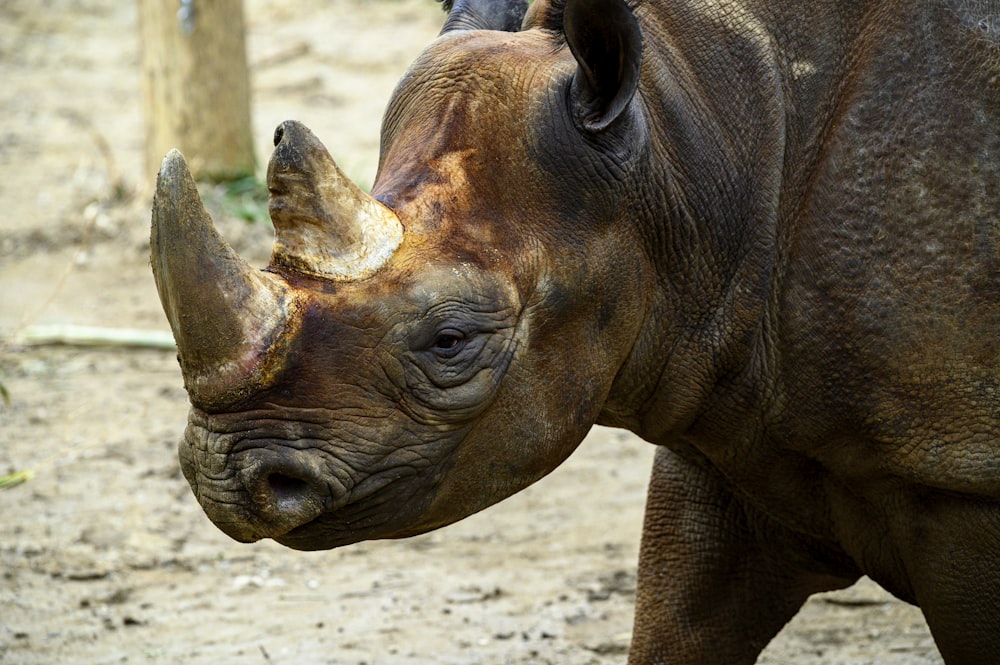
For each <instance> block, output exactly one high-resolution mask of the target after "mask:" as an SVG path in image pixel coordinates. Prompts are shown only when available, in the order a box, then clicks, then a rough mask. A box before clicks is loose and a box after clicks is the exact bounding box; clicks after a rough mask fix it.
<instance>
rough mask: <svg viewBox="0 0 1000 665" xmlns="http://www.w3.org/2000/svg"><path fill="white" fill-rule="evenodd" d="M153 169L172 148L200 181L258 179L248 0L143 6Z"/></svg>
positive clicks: (149, 1) (145, 1)
mask: <svg viewBox="0 0 1000 665" xmlns="http://www.w3.org/2000/svg"><path fill="white" fill-rule="evenodd" d="M137 2H138V5H139V33H140V39H141V41H142V44H141V53H142V54H141V64H142V73H143V76H142V81H143V82H142V87H143V98H144V103H145V113H146V118H145V122H146V164H147V172H148V173H149V174H150V175H151V174H154V173H156V171H157V170H158V169H159V166H160V161H161V160H162V159H163V156H164V155H165V154H166V153H167V152H168V151H170V149H171V148H178V149H179V150H180V151H181V152H182V153H184V156H185V158H186V159H187V161H188V164H189V166H190V168H191V172H192V174H193V175H194V176H195V178H199V179H209V180H229V179H235V178H240V177H244V176H248V175H253V173H254V162H255V160H254V150H253V133H252V129H251V123H250V81H249V74H248V72H247V62H246V44H245V40H244V23H243V3H242V0H137Z"/></svg>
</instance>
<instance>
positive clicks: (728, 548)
mask: <svg viewBox="0 0 1000 665" xmlns="http://www.w3.org/2000/svg"><path fill="white" fill-rule="evenodd" d="M812 547H813V546H812V545H810V544H808V543H803V542H801V541H800V539H799V538H798V537H797V536H794V535H792V534H790V533H789V532H787V531H784V530H782V529H781V528H780V527H777V525H774V524H773V523H770V522H769V520H767V519H766V518H764V517H762V516H760V515H758V514H755V512H754V511H753V509H752V508H749V507H748V506H746V505H745V504H743V503H742V502H740V501H739V500H738V499H737V498H736V497H734V496H733V495H732V493H730V492H729V491H728V490H727V489H726V486H725V484H724V482H723V480H722V478H721V477H720V476H719V475H718V474H717V472H715V471H714V470H712V469H710V468H708V467H707V465H706V466H705V467H702V466H700V465H697V464H694V463H691V462H689V461H686V460H685V459H683V458H682V457H680V456H678V455H676V454H675V453H673V452H671V451H670V450H668V449H666V448H660V449H658V450H657V453H656V460H655V463H654V465H653V474H652V478H651V480H650V485H649V496H648V499H647V504H646V518H645V525H644V528H643V537H642V549H641V553H640V557H639V580H638V591H637V598H636V610H635V626H634V629H633V635H632V647H631V650H630V652H629V661H628V662H629V665H653V664H654V663H655V664H656V665H668V664H669V665H696V664H705V665H708V664H712V665H718V663H726V664H727V665H742V664H746V665H750V664H752V663H754V662H755V661H756V659H757V656H758V654H759V653H760V651H761V650H762V649H763V648H764V647H765V646H766V645H767V643H768V642H769V641H770V640H771V638H773V637H774V636H775V635H776V634H777V633H778V631H779V630H781V627H782V626H784V625H785V623H786V622H787V621H788V620H789V619H791V618H792V616H794V615H795V613H796V612H797V611H798V609H799V608H800V607H801V606H802V603H804V602H805V600H806V598H808V597H809V595H810V594H812V593H815V592H817V591H822V590H829V589H834V588H842V587H845V586H848V585H850V584H852V583H853V582H854V581H855V580H856V579H857V577H858V575H857V573H856V572H855V571H853V570H852V566H851V565H850V564H847V565H846V566H841V565H839V562H838V565H833V564H832V563H831V561H829V560H828V561H826V562H825V563H822V562H820V561H815V565H814V561H813V560H812V555H811V549H812ZM819 558H820V559H822V558H823V557H822V556H821V557H819ZM807 569H808V570H807Z"/></svg>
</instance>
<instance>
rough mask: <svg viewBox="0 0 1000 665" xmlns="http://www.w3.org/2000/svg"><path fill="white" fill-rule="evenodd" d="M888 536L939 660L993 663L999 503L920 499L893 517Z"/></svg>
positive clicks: (960, 664)
mask: <svg viewBox="0 0 1000 665" xmlns="http://www.w3.org/2000/svg"><path fill="white" fill-rule="evenodd" d="M892 532H893V536H895V538H896V541H897V543H899V544H900V549H901V550H903V552H904V554H903V557H904V560H905V568H906V572H907V573H908V577H909V582H910V585H911V586H912V588H913V594H914V596H915V597H916V601H917V604H919V605H920V608H921V609H922V610H923V612H924V616H925V617H926V618H927V624H928V626H930V629H931V634H933V635H934V641H935V642H936V643H937V646H938V649H939V650H940V651H941V655H942V656H943V657H944V661H945V662H946V663H948V665H995V664H996V663H1000V568H998V567H997V565H996V561H997V553H998V552H1000V504H998V503H997V501H995V500H990V499H985V498H975V497H968V496H961V495H953V494H945V493H941V492H924V493H922V494H921V495H917V496H914V497H912V498H911V499H910V501H909V505H908V506H907V509H905V510H899V511H898V513H897V519H896V522H895V523H894V524H893V526H892Z"/></svg>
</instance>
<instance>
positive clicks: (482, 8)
mask: <svg viewBox="0 0 1000 665" xmlns="http://www.w3.org/2000/svg"><path fill="white" fill-rule="evenodd" d="M441 4H442V6H443V7H444V10H445V11H446V12H448V19H447V20H446V21H445V23H444V27H443V28H441V34H442V35H443V34H444V33H446V32H451V31H452V30H502V31H504V32H517V31H518V30H520V29H521V22H522V21H524V14H525V13H526V12H527V11H528V2H527V0H442V2H441Z"/></svg>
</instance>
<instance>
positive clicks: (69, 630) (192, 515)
mask: <svg viewBox="0 0 1000 665" xmlns="http://www.w3.org/2000/svg"><path fill="white" fill-rule="evenodd" d="M247 13H248V23H249V25H248V30H249V50H250V62H251V66H252V68H253V86H254V99H255V107H254V119H255V132H256V141H257V146H258V150H259V151H260V160H261V163H262V164H263V163H266V158H267V154H268V151H269V148H270V140H269V139H270V136H271V133H272V130H273V127H274V126H275V125H276V124H278V122H280V121H281V120H284V119H286V118H297V119H299V120H302V121H304V122H305V123H306V124H307V125H309V126H310V127H312V129H313V130H314V131H315V132H316V133H317V134H318V135H319V136H320V137H321V138H322V139H323V140H324V141H325V142H326V143H327V145H328V146H329V147H330V149H331V151H332V152H333V154H334V155H335V157H336V158H337V159H338V161H340V163H341V164H342V165H343V166H344V167H345V168H346V170H347V171H348V173H350V174H351V175H353V176H354V177H355V178H357V179H358V180H360V181H362V182H366V181H367V182H370V180H371V178H372V176H373V174H374V170H375V161H376V159H377V146H378V127H379V121H380V115H381V111H382V108H383V106H384V104H385V102H386V100H387V98H388V96H389V93H390V91H391V89H392V86H393V85H394V83H395V81H396V80H397V79H398V77H399V76H400V74H401V73H402V71H403V70H404V69H405V67H406V65H407V64H408V63H409V62H410V61H411V60H412V58H413V57H414V56H415V54H416V53H417V52H418V51H419V50H420V49H421V48H422V46H423V45H425V44H426V43H427V42H429V41H430V40H431V39H432V38H433V36H434V35H435V34H436V32H437V30H438V29H439V27H440V24H441V21H442V14H441V13H440V11H439V8H438V7H437V6H436V5H435V4H434V3H432V2H430V0H384V1H382V2H375V1H368V2H365V1H364V0H325V1H323V2H320V1H319V0H310V1H303V2H295V3H291V2H286V3H283V2H280V1H279V0H248V2H247ZM136 35H137V26H136V16H135V3H133V2H122V1H121V0H45V1H44V2H43V1H40V0H0V82H2V83H0V211H2V216H0V383H2V384H3V385H4V386H5V387H6V389H7V391H8V392H9V395H10V403H9V404H7V405H3V404H0V475H3V474H5V473H9V472H12V471H17V470H26V469H30V470H34V471H35V476H34V477H33V478H32V479H31V480H30V481H28V482H26V483H24V484H21V485H19V486H17V487H14V488H11V489H5V490H0V571H2V577H0V662H2V663H4V664H7V663H9V664H11V665H14V664H17V665H28V664H31V663H46V664H50V663H80V664H84V663H86V664H97V663H147V662H148V663H186V664H200V663H206V664H207V663H260V664H265V665H266V664H270V663H274V664H281V665H284V664H290V663H306V664H312V663H338V664H346V663H351V664H357V665H360V664H362V663H366V664H368V665H376V664H387V663H446V664H451V663H454V664H473V663H486V664H495V663H560V664H564V663H568V664H580V665H584V664H586V665H603V664H610V663H624V661H625V658H626V656H625V654H626V651H627V645H628V642H629V633H630V628H631V612H632V610H631V607H632V602H633V597H634V586H635V574H634V566H635V560H636V553H637V548H638V540H639V532H640V523H641V516H642V505H643V498H644V492H645V484H646V477H647V473H648V467H649V463H650V459H651V454H652V451H651V447H650V446H649V445H647V444H644V443H643V442H641V441H638V440H637V439H635V438H634V437H632V436H631V435H628V434H626V433H622V432H616V431H611V430H595V431H594V433H593V434H592V436H591V437H590V438H589V439H588V440H587V441H586V442H585V443H584V445H583V446H582V447H581V449H580V450H579V451H578V453H577V454H576V455H575V456H574V457H573V458H571V460H570V461H569V462H568V463H566V464H565V465H564V466H563V467H562V468H560V469H559V470H557V471H556V472H555V473H554V474H553V475H552V476H550V477H549V478H547V479H545V480H544V481H542V482H541V483H539V484H537V485H536V486H534V487H532V488H530V489H529V490H527V491H525V492H523V493H522V494H520V495H518V496H516V497H514V498H513V499H511V500H509V501H507V502H505V503H503V504H501V505H499V506H496V507H494V508H492V509H490V510H487V511H485V512H484V513H482V514H480V515H477V516H475V517H472V518H470V519H468V520H466V521H464V522H462V523H460V524H457V525H454V526H452V527H449V528H447V529H444V530H441V531H439V532H435V533H432V534H428V535H426V536H423V537H419V538H414V539H410V540H406V541H393V542H375V543H365V544H361V545H356V546H352V547H348V548H345V549H342V550H336V551H331V552H319V553H309V554H305V553H300V552H294V551H291V550H286V549H284V548H282V547H280V546H278V545H275V544H273V543H269V542H266V543H260V544H256V545H252V546H248V545H239V544H237V543H234V542H232V541H230V540H228V539H227V538H226V537H225V536H223V535H222V534H221V533H220V532H219V531H217V530H216V529H215V527H213V526H212V525H211V524H210V523H209V522H208V520H207V519H206V518H205V517H204V515H203V514H202V512H201V509H200V508H199V507H198V505H197V504H196V502H195V500H194V498H193V496H192V495H191V493H190V491H189V489H188V487H187V484H186V483H185V481H184V480H183V478H182V477H181V475H180V472H179V470H178V465H177V461H176V453H175V449H176V441H177V439H178V437H179V434H180V432H181V430H182V428H183V425H184V421H185V414H186V398H185V394H184V392H183V390H182V388H181V380H180V375H179V371H178V368H177V364H176V361H175V360H174V357H173V354H172V353H171V352H169V351H156V350H136V349H122V348H112V349H107V348H103V349H81V348H70V347H60V346H26V345H23V344H18V343H16V342H15V341H13V340H15V339H16V337H17V336H18V335H19V334H20V333H22V332H23V331H24V329H25V326H26V325H37V324H65V323H71V324H78V325H79V324H89V325H102V326H118V327H124V326H127V327H136V328H144V329H150V330H166V329H167V327H166V321H165V320H164V318H163V315H162V313H161V311H160V307H159V303H158V300H157V298H156V294H155V290H154V287H153V281H152V276H151V273H150V271H149V266H148V224H149V213H148V210H149V204H150V201H149V199H150V191H149V180H150V177H151V176H152V175H153V174H150V173H145V172H144V171H143V168H142V161H143V160H142V137H141V109H140V103H139V80H138V76H139V74H138V67H137V62H138V56H137V50H138V44H137V36H136ZM216 194H217V193H216V192H213V191H211V190H209V191H207V192H206V195H207V196H208V198H209V199H210V200H212V201H215V202H216V208H217V209H216V218H217V221H218V223H219V225H220V227H221V228H222V229H223V232H224V233H225V234H226V235H227V237H229V238H230V239H231V240H232V241H233V243H234V245H236V246H237V248H238V249H239V250H240V251H242V252H244V253H245V255H247V256H248V257H251V258H252V260H254V261H255V262H257V263H258V264H262V263H264V262H265V261H266V257H267V255H268V252H269V242H270V232H269V229H268V228H267V226H266V225H265V224H256V225H249V224H247V223H245V222H243V221H240V220H237V219H234V218H233V217H232V216H231V215H229V214H226V212H225V210H220V209H218V208H219V205H218V201H220V200H221V197H219V196H217V195H216ZM761 602H766V600H765V599H762V601H761ZM761 662H762V663H769V664H772V665H777V664H784V663H836V664H852V665H854V664H862V663H879V664H880V665H929V664H932V663H940V662H941V661H940V657H939V656H938V655H937V652H936V650H935V648H934V646H933V642H932V640H931V639H930V637H929V635H928V633H927V629H926V625H925V624H924V622H923V619H922V617H921V615H920V613H919V611H918V610H916V609H914V608H912V607H909V606H906V605H904V604H902V603H899V602H897V601H895V600H893V599H892V598H890V597H889V596H887V595H886V594H885V593H883V592H882V591H880V590H879V589H878V588H877V587H875V586H874V585H873V584H871V583H864V582H862V583H861V584H859V585H857V586H856V587H854V588H853V589H849V590H847V591H845V592H840V593H837V594H827V595H822V596H820V597H817V598H815V599H813V600H812V601H810V603H809V604H808V605H807V606H806V608H805V609H804V610H803V612H802V613H801V614H800V615H799V617H797V618H796V620H795V621H794V622H792V624H790V625H789V626H788V627H787V628H786V630H785V631H784V632H783V633H782V634H781V635H780V636H779V637H778V638H777V639H776V640H775V642H774V643H772V645H771V646H770V647H769V648H768V650H767V652H766V653H765V655H764V656H763V657H762V660H761Z"/></svg>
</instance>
